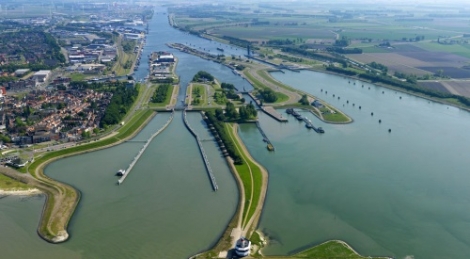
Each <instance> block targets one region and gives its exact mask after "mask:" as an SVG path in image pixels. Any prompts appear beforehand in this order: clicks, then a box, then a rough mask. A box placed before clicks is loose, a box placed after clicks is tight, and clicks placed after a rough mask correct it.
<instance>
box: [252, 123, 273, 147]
mask: <svg viewBox="0 0 470 259" xmlns="http://www.w3.org/2000/svg"><path fill="white" fill-rule="evenodd" d="M256 127H257V128H258V129H259V132H260V133H261V136H263V141H264V142H266V143H267V144H268V145H271V146H272V147H273V151H274V145H273V143H271V141H270V140H269V138H268V136H266V133H264V130H263V128H261V125H260V124H259V121H256Z"/></svg>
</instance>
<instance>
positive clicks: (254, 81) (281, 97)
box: [243, 71, 289, 103]
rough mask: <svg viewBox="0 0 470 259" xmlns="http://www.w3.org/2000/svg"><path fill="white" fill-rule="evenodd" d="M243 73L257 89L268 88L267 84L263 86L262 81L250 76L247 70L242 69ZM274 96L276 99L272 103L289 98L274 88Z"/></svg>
mask: <svg viewBox="0 0 470 259" xmlns="http://www.w3.org/2000/svg"><path fill="white" fill-rule="evenodd" d="M243 74H244V75H245V76H246V77H247V78H248V79H249V81H250V82H251V83H252V84H253V87H254V88H256V89H258V90H262V89H266V88H269V87H267V86H265V85H264V84H263V83H261V82H260V81H259V80H257V79H256V78H255V77H254V76H252V75H251V74H250V72H248V71H244V72H243ZM272 90H273V91H274V92H275V94H276V96H277V100H276V101H275V102H274V103H282V102H286V101H287V100H289V96H287V95H285V94H283V93H281V92H277V91H275V90H274V89H272Z"/></svg>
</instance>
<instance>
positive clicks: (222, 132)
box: [205, 111, 243, 165]
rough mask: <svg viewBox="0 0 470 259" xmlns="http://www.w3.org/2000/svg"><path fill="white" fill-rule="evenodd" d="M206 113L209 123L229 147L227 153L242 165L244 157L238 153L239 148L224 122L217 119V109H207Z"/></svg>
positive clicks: (236, 162)
mask: <svg viewBox="0 0 470 259" xmlns="http://www.w3.org/2000/svg"><path fill="white" fill-rule="evenodd" d="M205 114H206V117H207V119H206V121H207V124H208V125H213V126H214V129H215V131H216V132H217V134H218V135H219V137H220V139H221V140H222V142H223V143H224V146H225V148H226V149H227V153H228V154H229V156H230V157H231V158H232V159H233V161H234V164H236V165H242V164H243V159H242V157H241V156H240V153H238V150H237V149H236V147H235V144H234V143H233V141H232V139H231V138H230V136H229V134H228V133H227V131H226V129H225V127H224V122H223V121H220V120H218V119H217V117H216V116H215V111H207V112H206V113H205Z"/></svg>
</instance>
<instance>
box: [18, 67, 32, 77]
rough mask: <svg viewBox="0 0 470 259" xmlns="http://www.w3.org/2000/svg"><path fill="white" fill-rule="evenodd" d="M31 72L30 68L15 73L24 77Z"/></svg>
mask: <svg viewBox="0 0 470 259" xmlns="http://www.w3.org/2000/svg"><path fill="white" fill-rule="evenodd" d="M28 72H29V68H24V69H17V70H16V71H15V76H23V75H24V74H26V73H28Z"/></svg>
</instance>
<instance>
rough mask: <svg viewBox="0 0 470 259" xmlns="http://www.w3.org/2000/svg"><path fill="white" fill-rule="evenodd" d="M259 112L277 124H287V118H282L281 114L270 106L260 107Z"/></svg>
mask: <svg viewBox="0 0 470 259" xmlns="http://www.w3.org/2000/svg"><path fill="white" fill-rule="evenodd" d="M261 110H263V112H264V113H266V114H267V115H269V116H271V117H272V118H274V119H275V120H277V121H279V122H288V120H287V118H284V117H282V114H280V113H279V112H277V111H276V109H274V107H272V106H262V107H261Z"/></svg>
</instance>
